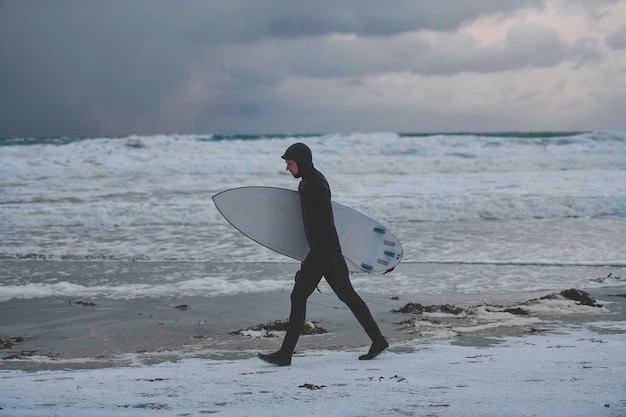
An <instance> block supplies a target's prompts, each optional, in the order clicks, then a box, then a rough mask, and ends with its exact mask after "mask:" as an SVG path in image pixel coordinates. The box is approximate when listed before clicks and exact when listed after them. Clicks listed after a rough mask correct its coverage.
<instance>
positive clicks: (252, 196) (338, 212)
mask: <svg viewBox="0 0 626 417" xmlns="http://www.w3.org/2000/svg"><path fill="white" fill-rule="evenodd" d="M213 202H214V203H215V206H216V207H217V209H218V210H219V212H220V213H221V214H222V216H224V218H225V219H226V220H228V222H229V223H230V224H231V225H232V226H233V227H235V228H236V229H237V230H239V231H240V232H241V233H243V234H244V235H246V236H248V237H249V238H250V239H252V240H254V241H255V242H257V243H259V244H261V245H263V246H265V247H267V248H269V249H272V250H273V251H276V252H278V253H281V254H283V255H286V256H288V257H290V258H294V259H298V260H300V261H302V260H304V258H305V257H306V255H307V254H308V252H309V244H308V243H307V241H306V236H305V234H304V225H303V224H302V211H301V209H300V196H299V195H298V193H297V192H296V191H293V190H287V189H284V188H275V187H241V188H233V189H230V190H226V191H222V192H220V193H218V194H216V195H214V196H213ZM332 207H333V214H334V217H335V227H336V228H337V234H338V235H339V243H340V244H341V250H342V253H343V256H344V257H345V258H346V260H347V261H348V262H347V264H348V267H349V269H350V270H352V271H365V272H370V273H384V272H388V271H390V270H391V269H393V268H394V267H395V266H396V265H397V264H398V263H399V262H400V260H401V259H402V245H401V244H400V241H399V240H398V239H397V238H396V237H395V236H394V235H393V234H392V233H391V232H389V231H388V230H387V229H386V228H385V227H384V226H383V225H381V224H380V223H378V222H377V221H375V220H373V219H371V218H369V217H367V216H366V215H364V214H362V213H359V212H358V211H356V210H353V209H351V208H349V207H346V206H344V205H341V204H338V203H335V202H332Z"/></svg>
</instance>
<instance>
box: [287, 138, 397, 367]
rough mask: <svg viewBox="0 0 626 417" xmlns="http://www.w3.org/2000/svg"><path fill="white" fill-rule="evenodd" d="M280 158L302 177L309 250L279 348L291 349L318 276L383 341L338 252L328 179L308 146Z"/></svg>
mask: <svg viewBox="0 0 626 417" xmlns="http://www.w3.org/2000/svg"><path fill="white" fill-rule="evenodd" d="M298 145H301V146H298ZM283 159H286V160H289V159H291V160H293V161H295V162H296V163H297V165H298V174H297V176H296V177H301V178H302V180H301V182H300V184H299V186H298V193H299V194H300V205H301V207H302V220H303V222H304V230H305V233H306V238H307V241H308V243H309V248H310V250H309V253H308V255H307V256H306V258H305V259H304V261H303V262H302V265H301V268H300V271H298V273H296V283H295V285H294V287H293V291H292V292H291V314H290V316H289V325H288V327H287V334H286V335H285V339H284V341H283V344H282V347H281V348H280V351H279V352H281V353H282V354H283V355H289V356H291V354H292V353H293V351H294V349H295V347H296V344H297V342H298V338H299V336H300V332H301V330H302V327H303V325H304V322H305V318H306V304H307V299H308V298H309V296H310V295H311V294H312V293H313V291H314V290H315V288H316V287H317V285H318V284H319V282H320V280H321V279H322V276H323V277H324V278H326V281H327V282H328V284H329V285H330V287H331V288H332V289H333V291H334V292H335V294H337V296H338V297H339V299H340V300H341V301H343V302H344V303H345V304H346V305H347V306H348V307H349V308H350V310H351V311H352V313H353V314H354V316H355V317H356V318H357V320H358V321H359V323H360V324H361V325H362V326H363V329H364V330H365V332H366V333H367V335H368V336H369V337H370V339H372V342H374V343H376V342H380V343H385V345H386V342H385V341H384V337H383V335H382V334H381V332H380V329H379V328H378V325H377V324H376V322H375V321H374V318H373V317H372V314H371V313H370V311H369V308H368V307H367V305H366V304H365V302H364V301H363V299H361V297H360V296H359V295H358V294H357V293H356V291H355V290H354V288H352V284H351V283H350V279H349V275H348V267H347V266H346V261H345V259H344V257H343V255H342V253H341V246H340V244H339V238H338V236H337V230H336V228H335V221H334V217H333V210H332V205H331V193H330V187H329V185H328V181H327V180H326V178H325V177H324V175H322V173H321V172H319V171H318V170H317V169H315V168H314V167H313V163H312V156H311V153H310V150H309V148H308V147H306V146H305V145H302V144H295V145H292V146H291V147H290V148H289V149H288V150H287V152H285V155H283Z"/></svg>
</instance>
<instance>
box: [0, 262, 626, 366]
mask: <svg viewBox="0 0 626 417" xmlns="http://www.w3.org/2000/svg"><path fill="white" fill-rule="evenodd" d="M414 267H415V268H419V266H414ZM287 268H293V266H288V267H287ZM520 268H523V267H520ZM418 272H419V271H418ZM323 288H324V289H323V291H322V293H318V292H315V293H314V294H313V295H312V296H311V298H310V300H309V304H308V317H307V319H308V320H310V321H313V322H316V324H317V325H318V326H320V327H322V328H323V329H324V330H325V331H326V333H325V334H319V335H311V336H303V337H301V339H300V342H299V344H298V350H299V351H309V350H318V349H320V350H337V351H355V354H357V352H358V351H360V350H366V349H367V346H368V344H369V340H368V339H367V336H366V335H365V333H364V332H363V331H362V329H361V328H360V326H359V325H358V323H357V322H356V320H355V319H354V317H353V316H352V314H351V313H350V311H349V310H348V309H347V308H346V307H345V306H344V305H343V304H342V303H341V302H340V301H339V300H338V299H337V298H336V296H335V295H334V294H333V293H332V291H330V290H329V289H328V287H323ZM582 290H584V291H585V292H587V293H588V294H590V295H591V296H592V297H594V298H595V299H596V300H597V306H580V308H579V304H580V303H579V302H576V301H572V300H570V301H567V302H566V300H562V301H561V304H560V305H559V306H558V308H556V309H553V310H550V308H553V306H548V307H550V308H543V309H539V310H538V309H537V308H536V307H529V305H528V302H529V300H540V299H541V297H544V296H546V295H549V294H552V293H558V291H551V290H546V291H539V292H517V293H501V294H462V293H449V294H441V295H424V294H417V293H416V294H398V295H396V296H389V295H387V294H386V295H380V294H369V293H361V295H362V297H363V298H364V300H365V301H366V303H367V304H368V305H369V307H370V309H371V311H372V313H373V315H374V317H375V318H376V320H377V321H378V323H379V325H380V327H381V329H382V331H383V333H384V334H385V335H386V336H387V337H388V339H389V341H390V342H391V345H392V347H391V348H390V351H392V352H403V351H410V350H412V349H414V348H415V346H416V345H419V344H423V343H429V342H432V341H441V340H445V339H452V343H456V344H463V345H474V346H481V345H488V344H493V343H498V341H499V338H501V337H505V336H511V335H524V334H531V333H537V332H546V331H553V332H558V330H559V328H562V327H572V326H573V327H576V326H580V325H581V324H585V323H592V322H595V321H597V322H600V321H604V322H606V321H624V320H626V298H625V297H624V294H625V293H626V288H624V287H614V288H600V289H584V288H583V289H582ZM547 302H548V301H546V302H544V304H545V303H547ZM408 303H418V304H420V305H422V306H435V307H436V306H455V307H458V308H459V312H458V313H457V314H453V312H452V313H451V312H450V311H447V310H445V309H437V308H432V309H431V311H430V312H428V313H425V314H416V313H415V312H406V313H400V312H393V311H394V310H400V309H402V307H404V306H406V305H407V304H408ZM544 304H540V305H542V306H543V307H546V305H544ZM520 308H521V310H520ZM288 314H289V291H273V292H263V293H246V294H239V295H228V296H213V297H205V296H192V297H177V298H166V297H160V298H135V299H130V300H112V299H101V298H100V299H88V298H81V299H76V298H72V297H63V296H55V297H46V298H35V299H12V300H9V301H4V302H1V303H0V339H1V340H2V341H3V343H2V344H0V367H1V368H4V369H22V370H36V369H59V368H60V369H65V368H83V367H84V368H91V367H100V366H110V365H118V364H124V363H132V362H133V361H140V362H144V363H155V362H161V361H169V360H177V359H181V358H189V357H200V358H211V359H237V358H248V357H252V356H254V355H255V353H256V352H258V351H268V350H273V349H276V348H278V347H279V345H280V342H281V340H282V337H283V333H281V332H279V331H278V332H276V331H269V332H265V333H264V334H262V335H259V334H256V333H254V332H252V333H251V332H239V333H238V332H237V331H240V330H243V331H245V330H246V329H250V328H253V327H255V326H259V325H261V324H265V323H272V322H274V321H276V320H286V319H287V317H288ZM256 336H264V337H256Z"/></svg>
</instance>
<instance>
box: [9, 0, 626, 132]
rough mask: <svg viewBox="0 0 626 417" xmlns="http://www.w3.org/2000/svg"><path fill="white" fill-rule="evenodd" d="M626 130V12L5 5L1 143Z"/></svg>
mask: <svg viewBox="0 0 626 417" xmlns="http://www.w3.org/2000/svg"><path fill="white" fill-rule="evenodd" d="M511 130H522V131H528V130H568V131H569V130H626V0H569V1H566V0H506V1H504V0H419V1H418V0H385V1H381V0H348V1H336V0H317V1H294V0H267V1H264V0H220V1H218V0H202V1H200V0H196V1H193V0H186V1H170V0H134V1H130V0H106V1H103V0H97V1H92V0H55V1H46V0H39V1H35V0H0V137H11V136H61V135H67V136H75V135H77V136H111V135H119V136H123V135H130V134H157V133H200V134H206V133H333V132H370V131H391V132H433V131H446V132H453V131H511Z"/></svg>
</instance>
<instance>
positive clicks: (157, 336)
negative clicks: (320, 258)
mask: <svg viewBox="0 0 626 417" xmlns="http://www.w3.org/2000/svg"><path fill="white" fill-rule="evenodd" d="M179 266H180V264H179ZM408 267H411V268H413V269H415V270H414V273H419V272H420V271H419V267H418V266H416V265H413V266H410V265H405V266H404V268H408ZM272 268H276V266H272V267H270V268H269V269H272ZM283 268H286V269H287V270H291V269H292V268H293V265H290V264H287V265H283ZM265 272H269V270H268V271H265ZM422 272H424V271H422ZM625 293H626V291H625V290H624V288H623V287H606V288H596V289H577V291H573V292H572V293H568V292H567V291H537V292H531V293H505V294H484V293H483V294H458V293H457V294H447V295H446V294H441V295H432V294H431V295H419V294H411V295H408V294H398V295H397V296H392V297H389V296H388V295H386V294H385V295H380V294H378V295H377V294H363V296H364V299H365V300H366V302H367V303H368V304H369V306H370V308H371V309H372V311H373V314H374V315H375V316H376V317H377V319H378V320H379V323H380V325H381V328H382V330H383V333H385V335H386V336H387V337H388V338H389V340H390V342H391V347H390V349H389V350H388V352H386V353H384V354H383V355H381V357H379V358H378V359H376V360H374V361H369V362H363V361H358V360H357V356H358V354H359V353H361V352H362V351H364V350H366V349H367V344H368V340H367V338H366V336H365V335H364V334H363V332H362V330H361V329H360V328H359V326H358V324H357V323H356V321H355V320H354V318H353V317H352V315H351V314H350V312H349V311H348V310H347V309H346V308H345V307H344V306H342V305H341V303H340V302H339V301H338V300H337V299H336V297H335V296H334V294H333V293H332V292H331V291H330V290H328V289H326V288H324V287H322V293H316V294H315V295H313V296H312V297H311V301H310V303H309V307H310V308H309V314H308V319H309V320H310V321H312V322H313V323H314V326H316V327H318V328H319V329H322V330H323V331H324V333H322V334H315V335H304V336H303V337H301V341H300V343H299V345H298V350H297V353H296V355H295V356H294V362H293V365H292V366H291V367H290V368H276V367H272V366H268V365H267V364H264V363H262V362H261V361H259V360H258V359H256V358H255V357H254V356H255V355H256V352H259V351H271V350H273V349H276V348H277V347H278V346H279V344H280V341H281V340H282V336H283V333H282V332H281V331H280V329H279V330H276V329H274V328H272V327H271V326H270V325H271V324H273V323H274V322H275V321H280V320H284V319H285V318H286V315H287V312H288V294H289V292H288V291H273V292H266V293H251V294H239V295H227V296H215V297H203V296H199V295H198V296H193V297H192V296H189V297H173V298H167V297H161V298H133V299H129V300H111V299H104V298H97V297H96V298H80V299H76V298H73V297H68V296H65V297H61V296H56V297H44V298H33V299H22V300H20V299H14V300H8V301H5V302H2V303H0V308H1V309H2V315H1V319H0V339H2V349H0V355H1V357H2V359H1V361H0V393H1V394H2V395H1V398H3V399H2V400H0V407H1V408H2V409H1V410H0V416H11V417H19V416H50V415H58V416H109V415H110V416H114V415H115V416H125V415H128V416H131V415H132V416H137V415H149V416H161V415H162V416H170V415H181V416H182V415H185V416H191V415H197V416H201V415H206V414H217V415H224V416H239V415H240V416H246V415H260V416H265V415H267V416H274V415H276V416H279V415H281V416H282V415H284V416H287V415H295V414H294V413H296V414H299V415H319V416H322V415H323V416H332V415H337V416H339V415H341V416H345V415H354V416H370V415H371V416H374V415H393V416H395V415H429V416H477V415H481V416H506V415H510V416H521V415H527V416H568V417H572V416H581V417H582V416H596V415H597V416H624V415H626V383H624V378H623V375H626V360H625V359H624V358H626V337H625V334H626V294H625ZM570 296H571V297H570ZM568 297H570V298H568ZM263 325H266V326H263Z"/></svg>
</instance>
